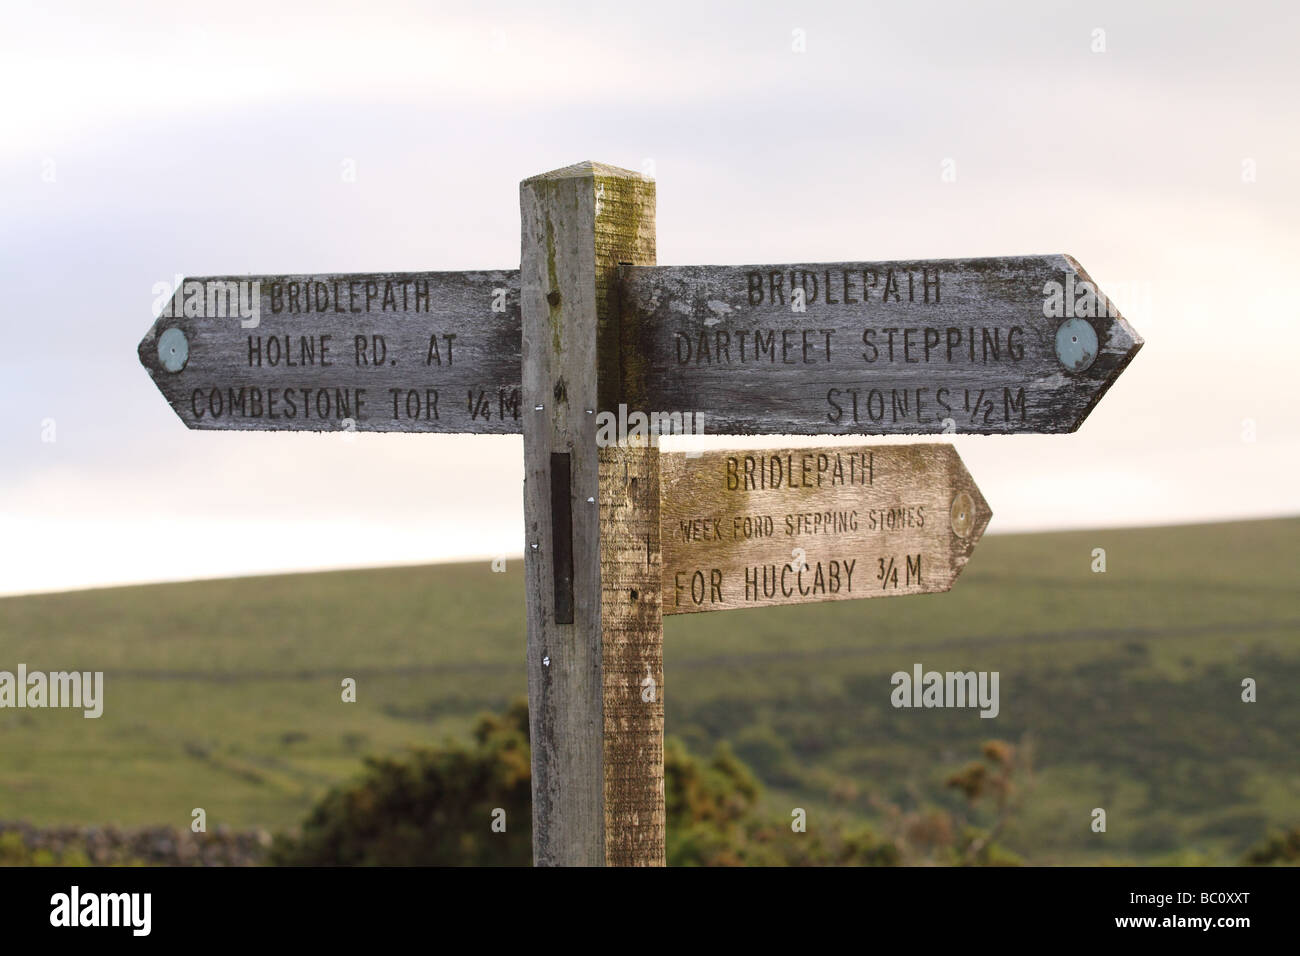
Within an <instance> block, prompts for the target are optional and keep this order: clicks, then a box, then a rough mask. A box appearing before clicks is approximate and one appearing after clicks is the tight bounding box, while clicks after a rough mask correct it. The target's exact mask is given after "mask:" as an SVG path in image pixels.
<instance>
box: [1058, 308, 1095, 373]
mask: <svg viewBox="0 0 1300 956" xmlns="http://www.w3.org/2000/svg"><path fill="white" fill-rule="evenodd" d="M1056 357H1057V358H1058V359H1060V360H1061V364H1062V365H1064V366H1065V367H1066V368H1067V369H1068V370H1069V371H1071V372H1083V371H1086V370H1087V369H1089V368H1090V367H1091V366H1092V363H1093V362H1095V361H1096V360H1097V331H1096V330H1095V329H1094V328H1093V327H1092V323H1090V322H1089V321H1088V320H1087V319H1066V320H1065V321H1064V322H1062V323H1061V327H1060V328H1058V329H1057V330H1056Z"/></svg>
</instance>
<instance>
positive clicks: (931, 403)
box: [622, 255, 1142, 435]
mask: <svg viewBox="0 0 1300 956" xmlns="http://www.w3.org/2000/svg"><path fill="white" fill-rule="evenodd" d="M623 281H624V289H623V299H622V301H623V309H624V321H625V323H626V324H627V326H628V328H629V334H630V336H631V338H632V339H633V343H632V344H631V345H630V346H629V351H630V352H631V353H632V354H634V355H636V356H639V362H640V366H639V367H638V368H637V375H638V377H639V380H640V381H641V382H642V384H643V394H644V398H645V401H646V402H647V404H648V407H649V408H650V409H653V410H655V411H661V412H703V413H704V414H705V416H706V422H705V429H706V431H708V432H710V433H714V434H754V435H762V434H837V435H848V434H863V435H866V434H924V433H928V432H936V433H938V432H944V431H948V432H949V433H953V432H957V433H979V434H998V433H1043V432H1069V431H1073V430H1074V429H1076V428H1078V426H1079V424H1080V423H1081V422H1082V421H1083V419H1084V418H1085V417H1086V415H1087V414H1088V412H1089V411H1090V410H1091V409H1092V407H1093V406H1094V405H1095V404H1096V403H1097V401H1098V400H1099V399H1100V398H1101V396H1102V394H1104V392H1105V391H1106V389H1107V388H1108V387H1109V386H1110V384H1111V383H1112V382H1114V380H1115V378H1116V377H1117V376H1118V375H1119V374H1120V372H1121V371H1122V370H1123V368H1124V367H1125V366H1126V365H1127V364H1128V362H1129V361H1130V360H1131V359H1132V358H1133V356H1134V355H1135V354H1136V353H1137V351H1138V349H1139V348H1140V347H1141V345H1142V340H1141V339H1140V338H1139V337H1138V336H1137V334H1136V333H1135V332H1134V331H1133V329H1132V328H1131V327H1130V326H1129V324H1128V323H1127V322H1126V321H1125V320H1124V319H1123V317H1122V316H1120V315H1119V314H1118V312H1117V311H1115V309H1114V307H1113V304H1112V305H1110V307H1109V311H1110V314H1109V315H1107V314H1106V312H1107V303H1108V300H1107V299H1106V298H1105V296H1104V295H1101V297H1100V305H1099V309H1098V311H1100V312H1101V313H1102V314H1101V315H1099V316H1091V317H1085V321H1087V322H1088V323H1089V325H1090V326H1091V328H1092V329H1093V331H1094V332H1095V334H1096V337H1097V353H1096V356H1095V359H1094V360H1093V361H1092V363H1091V365H1090V366H1089V367H1087V368H1086V369H1083V370H1081V371H1070V370H1068V369H1067V368H1066V367H1065V366H1064V365H1063V364H1062V362H1061V361H1060V360H1059V359H1058V356H1057V352H1056V348H1055V339H1056V335H1057V331H1058V328H1059V327H1060V325H1061V323H1062V321H1064V318H1065V316H1061V317H1048V316H1046V315H1045V314H1044V304H1045V302H1047V300H1048V299H1047V295H1046V293H1045V292H1044V289H1045V287H1046V285H1047V283H1049V282H1056V283H1059V284H1060V285H1061V286H1062V293H1063V294H1062V300H1064V299H1066V298H1067V297H1068V299H1069V301H1068V305H1067V304H1066V303H1065V302H1064V301H1063V302H1062V307H1063V308H1070V309H1075V308H1078V309H1084V310H1086V309H1088V308H1089V306H1090V303H1089V301H1088V299H1087V297H1086V295H1084V290H1085V287H1084V286H1083V285H1082V283H1084V282H1087V283H1089V284H1091V285H1092V288H1093V289H1094V290H1095V284H1092V280H1091V279H1090V277H1089V276H1088V275H1087V273H1086V272H1084V271H1083V270H1082V268H1080V267H1079V265H1078V263H1077V262H1075V261H1074V260H1073V259H1071V258H1070V257H1068V256H1063V255H1047V256H1020V257H1004V258H996V259H936V260H926V261H903V262H847V263H831V264H815V265H814V264H794V265H753V266H673V267H657V268H628V269H625V270H623ZM796 286H797V287H799V288H800V289H803V290H804V293H803V295H804V300H805V301H804V303H803V304H804V308H805V311H802V312H800V311H796V302H795V301H794V293H793V289H794V288H795V287H796ZM1071 292H1073V293H1075V294H1074V295H1070V293H1071Z"/></svg>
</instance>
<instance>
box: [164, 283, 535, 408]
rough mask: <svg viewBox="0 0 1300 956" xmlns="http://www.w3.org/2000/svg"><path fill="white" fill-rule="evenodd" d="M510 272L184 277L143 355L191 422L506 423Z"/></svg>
mask: <svg viewBox="0 0 1300 956" xmlns="http://www.w3.org/2000/svg"><path fill="white" fill-rule="evenodd" d="M519 329H520V319H519V273H518V271H515V272H412V273H379V274H368V275H359V274H352V275H278V276H242V277H237V276H220V277H211V278H201V279H185V280H184V281H183V282H181V283H180V284H179V287H178V288H177V289H176V290H175V294H174V295H173V296H172V298H171V300H170V302H168V304H167V305H166V307H164V308H163V310H162V312H161V314H160V315H159V316H158V318H157V320H156V321H155V322H154V324H153V327H152V328H151V329H150V330H149V332H148V334H146V335H145V337H144V339H143V340H141V342H140V347H139V352H140V361H141V362H142V363H143V364H144V366H145V368H146V369H148V370H149V374H150V375H151V376H152V377H153V380H154V383H155V384H156V385H157V386H158V389H159V391H161V392H162V393H163V395H164V396H166V398H167V401H168V402H170V403H171V406H172V408H173V409H175V411H176V414H177V415H179V416H180V417H181V420H182V421H183V422H185V424H186V425H187V426H189V427H190V428H210V429H253V430H282V431H340V430H345V431H401V432H515V433H518V432H519V431H520V430H521V429H520V415H521V414H522V411H521V405H520V387H519V381H520V339H519V335H520V332H519Z"/></svg>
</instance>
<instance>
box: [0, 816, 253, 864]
mask: <svg viewBox="0 0 1300 956" xmlns="http://www.w3.org/2000/svg"><path fill="white" fill-rule="evenodd" d="M270 846H271V835H270V834H269V833H267V832H266V831H265V830H234V829H231V828H230V827H227V826H224V825H222V826H216V827H213V828H212V830H211V831H210V832H208V833H192V832H191V831H190V830H189V829H188V828H187V829H177V828H176V827H170V826H155V827H116V826H49V827H37V826H32V825H31V824H29V823H22V822H5V821H0V866H3V865H6V864H8V865H20V866H21V865H32V864H38V865H39V864H47V865H49V864H60V863H62V864H69V863H81V864H90V865H92V866H114V865H128V864H147V865H151V866H256V865H258V864H259V863H262V862H264V861H265V859H266V854H267V850H268V849H269V848H270Z"/></svg>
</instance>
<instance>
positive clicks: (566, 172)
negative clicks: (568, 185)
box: [524, 159, 650, 183]
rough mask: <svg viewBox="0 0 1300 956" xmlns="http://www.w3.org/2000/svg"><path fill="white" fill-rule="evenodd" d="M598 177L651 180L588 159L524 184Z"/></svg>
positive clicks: (530, 179) (543, 174) (541, 175)
mask: <svg viewBox="0 0 1300 956" xmlns="http://www.w3.org/2000/svg"><path fill="white" fill-rule="evenodd" d="M597 176H602V177H613V178H617V179H644V180H647V181H648V180H649V179H650V177H649V176H645V175H643V174H642V173H638V172H636V171H635V170H631V169H624V168H623V167H621V166H611V165H610V164H609V163H598V162H595V161H594V160H590V159H587V160H583V161H582V162H580V163H574V164H573V165H572V166H565V167H563V168H561V169H552V170H551V171H550V172H548V173H538V174H537V175H536V176H529V177H528V178H527V179H525V180H524V182H525V183H534V182H542V181H545V180H557V179H595V178H596V177H597Z"/></svg>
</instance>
